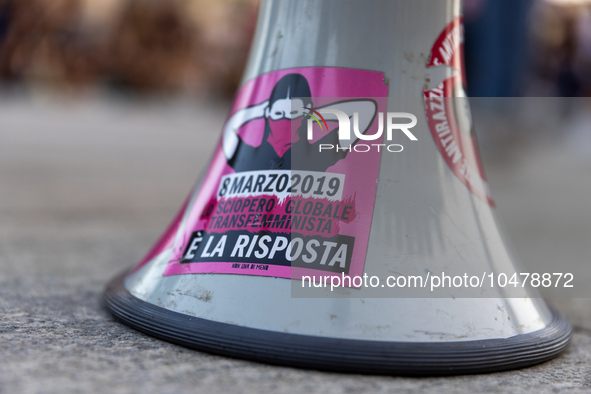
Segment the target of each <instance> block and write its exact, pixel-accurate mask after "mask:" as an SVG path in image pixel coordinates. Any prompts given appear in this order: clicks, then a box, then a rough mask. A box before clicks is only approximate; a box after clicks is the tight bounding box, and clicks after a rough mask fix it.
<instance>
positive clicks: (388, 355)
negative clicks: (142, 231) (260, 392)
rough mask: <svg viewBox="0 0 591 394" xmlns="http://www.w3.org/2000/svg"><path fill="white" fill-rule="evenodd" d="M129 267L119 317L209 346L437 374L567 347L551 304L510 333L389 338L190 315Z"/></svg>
mask: <svg viewBox="0 0 591 394" xmlns="http://www.w3.org/2000/svg"><path fill="white" fill-rule="evenodd" d="M124 277H125V273H123V274H121V275H118V276H117V277H115V278H114V279H113V280H111V282H109V284H108V285H107V287H106V289H105V293H104V300H105V303H106V306H107V308H108V309H109V310H110V311H111V313H112V314H113V315H114V316H115V318H116V319H118V320H120V321H121V322H123V323H125V324H127V325H129V326H131V327H133V328H134V329H136V330H139V331H141V332H144V333H146V334H148V335H151V336H154V337H156V338H160V339H163V340H165V341H169V342H173V343H176V344H178V345H182V346H186V347H189V348H193V349H197V350H201V351H204V352H208V353H214V354H219V355H223V356H229V357H237V358H243V359H248V360H254V361H259V362H264V363H270V364H277V365H285V366H291V367H298V368H307V369H318V370H325V371H334V372H354V373H364V374H381V375H405V376H437V375H458V374H473V373H489V372H498V371H506V370H510V369H517V368H523V367H528V366H531V365H535V364H539V363H542V362H544V361H547V360H550V359H552V358H553V357H555V356H557V355H558V354H559V353H560V352H561V351H563V350H564V349H565V348H566V346H567V345H568V343H569V341H570V338H571V331H572V329H571V326H570V323H569V322H568V320H567V319H566V318H565V317H564V316H563V315H562V314H560V313H558V312H557V311H556V310H554V309H553V310H552V313H553V319H552V322H551V323H550V324H549V325H548V326H547V327H546V328H544V329H542V330H539V331H535V332H532V333H528V334H521V335H516V336H514V337H510V338H506V339H486V340H478V341H465V342H436V343H427V342H382V341H365V340H352V339H340V338H327V337H317V336H309V335H298V334H288V333H282V332H276V331H267V330H260V329H255V328H248V327H242V326H237V325H232V324H226V323H218V322H215V321H211V320H206V319H201V318H198V317H194V316H190V315H185V314H182V313H178V312H174V311H170V310H168V309H164V308H162V307H159V306H156V305H153V304H150V303H148V302H145V301H142V300H140V299H138V298H136V297H134V296H132V295H131V294H130V293H129V291H127V289H126V288H125V286H124V285H123V280H124Z"/></svg>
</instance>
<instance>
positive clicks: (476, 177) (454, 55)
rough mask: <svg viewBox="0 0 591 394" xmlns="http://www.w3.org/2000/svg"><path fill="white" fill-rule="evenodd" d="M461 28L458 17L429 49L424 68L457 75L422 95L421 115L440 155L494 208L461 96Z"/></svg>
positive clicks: (466, 108)
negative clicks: (439, 68) (446, 69)
mask: <svg viewBox="0 0 591 394" xmlns="http://www.w3.org/2000/svg"><path fill="white" fill-rule="evenodd" d="M463 52H464V28H463V25H462V18H461V17H459V18H456V19H454V20H453V21H452V22H450V23H449V24H448V25H447V26H446V27H445V29H444V30H443V32H442V33H441V34H440V35H439V37H438V38H437V40H436V41H435V44H434V45H433V48H432V49H431V59H430V61H429V63H427V67H434V66H440V65H446V66H450V67H453V68H454V69H456V70H457V71H459V75H456V76H453V77H450V78H447V79H445V80H444V81H443V82H441V83H440V84H439V86H437V87H436V88H434V89H431V90H425V91H424V92H423V95H424V100H425V115H426V116H427V122H428V124H429V129H430V130H431V135H432V136H433V140H434V141H435V145H436V146H437V149H439V152H440V153H441V156H442V157H443V159H444V160H445V162H446V163H447V165H448V166H449V168H450V169H451V170H452V171H453V172H454V174H455V175H456V176H457V177H458V178H459V179H460V181H462V183H463V184H464V185H466V187H467V188H468V189H469V190H470V191H471V192H472V193H474V194H475V195H476V196H478V197H479V198H480V199H482V200H483V201H485V202H486V203H488V204H490V205H491V206H493V207H494V206H495V203H494V201H493V199H492V196H491V193H490V188H489V185H488V182H487V180H486V176H485V174H484V168H483V166H482V162H481V160H480V153H479V151H478V144H477V143H476V136H475V133H474V125H473V122H472V113H471V111H470V104H469V102H468V98H467V97H466V93H465V73H464V69H463V64H464V56H463V55H464V53H463Z"/></svg>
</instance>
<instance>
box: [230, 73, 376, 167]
mask: <svg viewBox="0 0 591 394" xmlns="http://www.w3.org/2000/svg"><path fill="white" fill-rule="evenodd" d="M311 97H312V93H311V91H310V85H309V84H308V81H307V80H306V78H305V77H304V76H303V75H301V74H287V75H285V76H283V77H282V78H281V79H280V80H279V81H278V82H277V83H276V84H275V86H274V87H273V90H272V92H271V96H270V97H269V100H267V101H264V102H262V103H260V104H256V105H253V106H250V107H247V108H243V109H241V110H238V111H237V112H235V113H234V114H233V115H232V116H231V117H230V119H229V120H228V122H227V123H226V125H225V126H224V130H223V138H222V150H223V152H224V155H225V157H226V160H227V161H228V165H230V166H231V167H232V168H233V169H234V171H236V172H243V171H256V170H272V169H275V170H279V169H281V170H290V169H292V152H293V151H295V152H297V153H296V155H297V161H295V165H294V167H296V168H294V169H298V170H308V171H321V172H323V171H326V170H327V169H328V168H329V167H331V166H333V165H335V164H336V163H337V162H338V161H339V160H341V159H344V158H345V157H346V155H347V153H349V150H348V149H346V148H350V147H352V146H353V145H354V144H355V143H356V142H357V139H355V140H339V138H338V137H339V135H338V126H337V127H336V128H334V129H332V130H330V131H329V132H328V134H326V135H325V136H324V137H322V138H320V139H319V140H318V141H316V142H310V141H308V140H307V138H306V135H307V133H306V131H307V120H308V118H309V115H308V113H309V112H310V111H309V109H310V108H314V109H315V110H319V109H326V110H331V109H334V110H339V111H342V112H344V113H346V114H347V115H348V116H349V119H351V118H352V117H353V113H357V114H358V116H357V127H358V130H359V131H360V132H361V133H362V134H365V133H366V132H367V131H368V129H369V127H370V125H371V124H372V122H373V120H374V118H375V116H376V112H377V103H376V102H375V100H372V99H365V98H364V99H353V100H344V101H338V102H334V103H331V104H327V105H324V106H320V107H313V106H312V99H311ZM323 116H324V119H325V120H326V122H337V121H338V119H337V117H336V115H333V114H325V113H323ZM261 118H264V119H265V130H264V134H263V139H262V142H261V144H260V145H259V146H258V147H255V146H252V145H249V144H247V143H246V142H244V141H243V140H242V138H241V137H240V136H239V135H238V133H237V132H238V130H239V129H240V127H242V126H243V125H245V124H246V123H248V122H250V121H252V120H255V119H261ZM294 121H295V122H298V124H296V125H295V126H294V127H292V122H294ZM351 125H353V122H351ZM320 144H331V145H332V146H334V147H336V146H339V149H338V151H337V150H331V151H327V150H324V151H323V152H320V149H319V148H320ZM294 160H296V158H294Z"/></svg>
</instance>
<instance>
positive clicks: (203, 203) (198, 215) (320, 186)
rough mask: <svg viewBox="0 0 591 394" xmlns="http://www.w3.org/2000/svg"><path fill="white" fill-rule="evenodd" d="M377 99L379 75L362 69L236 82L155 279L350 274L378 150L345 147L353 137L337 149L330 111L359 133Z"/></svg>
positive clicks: (379, 109) (369, 124)
mask: <svg viewBox="0 0 591 394" xmlns="http://www.w3.org/2000/svg"><path fill="white" fill-rule="evenodd" d="M387 97H388V86H387V85H385V84H384V74H383V73H381V72H375V71H366V70H355V69H346V68H336V67H309V68H294V69H288V70H280V71H274V72H271V73H268V74H264V75H261V76H259V77H257V78H255V79H253V80H251V81H249V82H247V83H246V84H245V85H244V86H242V88H241V89H240V90H239V92H238V93H237V95H236V98H235V101H234V104H233V107H232V110H231V115H230V116H229V117H228V119H227V121H226V124H225V125H224V129H223V131H222V138H221V140H220V143H219V144H218V146H217V148H216V151H215V154H214V156H213V159H212V161H211V163H210V166H209V168H208V170H207V173H206V176H205V178H204V180H203V182H202V184H201V188H200V190H199V191H198V192H197V193H196V194H195V195H194V196H192V198H191V201H190V203H189V204H188V208H187V209H188V211H187V212H186V214H185V216H184V219H183V225H182V226H180V227H179V228H178V231H177V233H176V236H175V240H174V244H173V253H172V256H171V258H170V261H169V263H168V266H167V268H166V270H165V272H164V275H178V274H189V273H191V274H193V273H218V274H219V273H222V274H242V275H244V274H246V275H259V276H274V277H281V278H294V279H300V278H301V277H302V276H303V275H317V276H318V275H323V276H324V275H326V276H335V275H338V276H339V277H340V276H341V275H345V276H356V275H362V274H363V266H364V264H365V255H366V252H367V244H368V240H369V231H370V227H371V221H372V215H373V207H374V201H375V195H376V188H377V178H378V174H379V167H380V156H381V152H380V151H379V149H375V148H374V149H372V150H371V151H365V149H357V150H356V148H357V145H358V142H359V140H358V139H355V138H353V139H352V140H351V142H349V145H347V144H344V145H342V146H338V144H339V139H338V138H339V137H338V136H340V134H338V133H339V123H338V122H336V120H337V119H336V118H334V117H333V118H331V116H332V115H331V114H330V111H333V112H334V111H341V112H342V113H345V114H347V115H348V116H349V117H350V118H351V119H352V121H351V130H357V131H358V132H359V133H361V134H365V135H367V136H370V135H372V134H375V133H376V131H377V130H378V123H379V122H378V117H379V116H381V115H382V113H385V112H386V110H387ZM300 98H301V99H300ZM313 110H314V111H317V112H313ZM349 112H351V113H349ZM313 113H317V114H320V113H324V116H321V117H322V121H320V122H312V121H311V119H312V118H313V116H312V114H313ZM334 113H336V112H334ZM314 117H315V116H314ZM355 119H357V120H356V122H357V123H355V122H354V120H355ZM319 125H322V127H320V126H319ZM354 127H355V128H354ZM312 134H313V136H312ZM355 135H356V134H355ZM329 142H333V144H332V146H333V148H334V149H332V150H331V149H328V148H327V147H328V145H330V144H329ZM363 142H368V141H363ZM372 142H381V139H380V141H372ZM341 143H342V141H341ZM321 144H323V145H322V148H321ZM337 146H338V148H340V149H337ZM343 148H344V149H343ZM292 154H293V157H292Z"/></svg>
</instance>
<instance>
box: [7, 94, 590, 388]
mask: <svg viewBox="0 0 591 394" xmlns="http://www.w3.org/2000/svg"><path fill="white" fill-rule="evenodd" d="M226 111H227V105H226V104H218V105H212V104H202V105H198V104H196V103H190V104H188V103H182V102H181V103H179V102H170V103H162V102H158V103H150V102H145V103H142V104H130V103H125V102H116V100H115V102H113V100H104V99H103V100H91V101H90V102H86V101H83V102H80V101H79V100H77V101H70V102H68V100H67V99H65V101H64V100H62V101H60V104H55V103H52V102H49V101H48V99H47V98H44V97H37V98H34V99H27V100H14V99H11V100H7V99H3V100H2V101H1V102H0V355H1V357H0V392H2V393H4V392H5V393H43V392H60V393H68V392H109V393H120V392H121V393H124V392H140V391H141V392H146V393H149V392H158V393H161V392H162V393H168V392H175V393H177V392H196V391H202V392H207V393H216V392H271V391H273V392H285V393H297V392H301V393H307V394H311V393H317V392H318V393H330V392H336V393H344V392H375V393H386V392H388V393H389V392H403V393H406V392H408V393H416V392H438V393H444V392H445V393H472V392H494V393H522V392H535V393H538V394H541V393H555V392H569V393H570V392H590V391H591V302H588V301H587V300H561V301H559V302H557V304H558V306H559V307H560V308H561V309H562V310H563V311H565V312H566V313H567V314H568V315H569V317H570V318H571V321H572V322H573V324H574V325H575V327H576V328H575V334H574V337H573V341H572V343H571V345H570V347H569V349H568V350H567V351H566V352H565V353H564V354H563V355H562V356H560V357H559V358H557V359H555V360H553V361H550V362H548V363H545V364H543V365H539V366H536V367H533V368H527V369H522V370H518V371H513V372H506V373H496V374H488V375H478V376H459V377H452V378H428V379H411V378H397V377H387V376H357V375H342V374H335V373H323V372H316V371H306V370H298V369H291V368H281V367H275V366H268V365H263V364H257V363H252V362H248V361H242V360H234V359H228V358H224V357H218V356H213V355H209V354H203V353H200V352H196V351H192V350H187V349H184V348H182V347H178V346H175V345H171V344H168V343H166V342H162V341H159V340H156V339H153V338H151V337H148V336H146V335H143V334H141V333H138V332H136V331H134V330H132V329H129V328H127V327H126V326H124V325H122V324H119V323H117V322H115V321H114V320H113V318H112V317H111V316H110V315H109V314H108V313H107V312H106V311H105V310H104V309H103V307H102V305H101V301H100V298H101V292H102V289H103V286H104V285H105V283H106V282H107V280H108V279H109V278H110V277H112V276H113V275H114V274H116V273H117V272H119V271H121V270H122V269H124V268H125V267H127V266H129V265H131V264H133V263H134V262H136V261H137V260H139V259H140V257H141V256H142V254H143V253H144V252H146V251H147V249H148V247H149V246H150V244H151V243H152V242H153V241H154V239H155V238H156V237H157V236H158V235H159V233H160V231H162V230H163V229H164V227H165V226H166V224H167V222H168V221H169V220H170V219H171V218H172V217H173V214H174V213H175V211H176V209H177V208H178V207H179V206H180V204H181V203H182V201H183V199H184V197H185V195H186V193H187V192H188V191H189V189H190V187H191V185H192V183H193V182H194V181H195V179H196V177H197V175H198V173H199V171H200V170H201V169H202V167H203V165H204V163H205V162H206V161H207V158H208V156H209V154H210V152H211V148H212V145H213V144H214V143H215V141H216V139H217V135H218V132H219V130H220V127H221V124H222V122H223V120H224V117H225V116H226ZM556 151H557V149H554V151H552V152H553V153H551V152H549V151H546V150H543V149H542V148H535V149H531V150H529V151H527V152H523V153H522V154H519V155H515V154H513V155H512V156H511V157H510V158H505V157H503V158H502V160H488V162H487V165H488V173H489V178H490V181H491V184H492V189H493V193H494V195H495V197H496V199H497V202H498V206H499V210H500V212H501V214H502V215H503V217H504V218H505V221H506V227H507V229H508V231H509V235H510V236H511V237H512V239H513V242H514V244H515V246H516V249H517V252H518V254H519V255H520V256H521V257H522V259H524V260H536V259H545V260H546V261H548V260H551V261H557V260H558V261H559V260H560V259H579V260H581V259H583V260H584V259H588V258H589V256H590V255H591V254H590V253H589V252H590V250H591V246H590V242H589V241H590V240H591V210H590V209H588V207H587V204H588V202H589V201H590V200H591V199H590V198H589V197H591V190H590V188H591V179H590V178H591V161H590V160H588V159H585V158H579V159H576V160H575V159H572V157H571V155H570V154H569V153H568V152H569V151H568V149H566V148H565V149H563V150H559V151H560V152H562V153H560V152H559V153H556ZM558 202H560V203H558ZM557 207H560V208H557Z"/></svg>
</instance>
